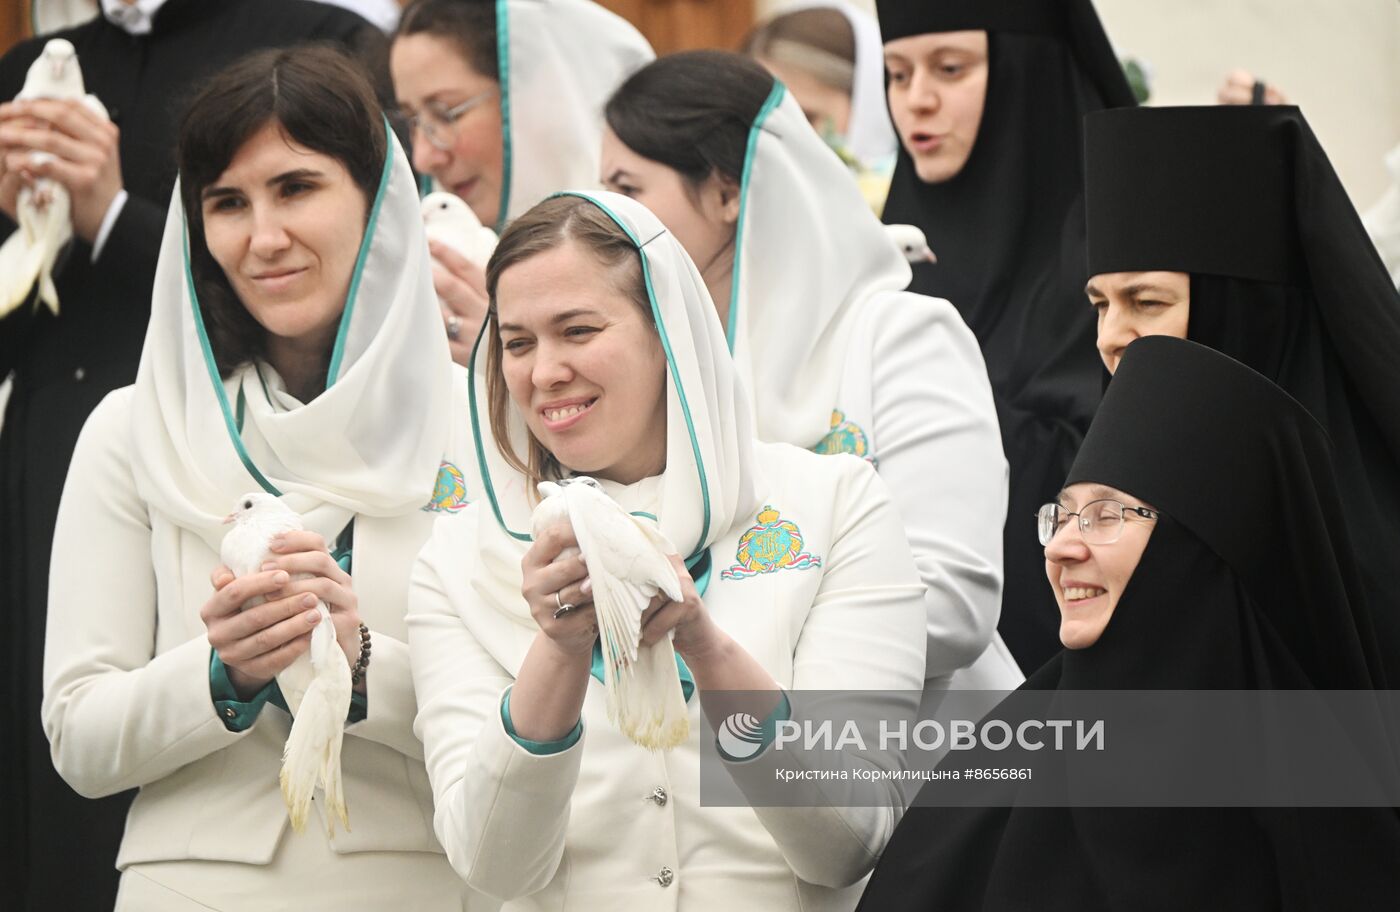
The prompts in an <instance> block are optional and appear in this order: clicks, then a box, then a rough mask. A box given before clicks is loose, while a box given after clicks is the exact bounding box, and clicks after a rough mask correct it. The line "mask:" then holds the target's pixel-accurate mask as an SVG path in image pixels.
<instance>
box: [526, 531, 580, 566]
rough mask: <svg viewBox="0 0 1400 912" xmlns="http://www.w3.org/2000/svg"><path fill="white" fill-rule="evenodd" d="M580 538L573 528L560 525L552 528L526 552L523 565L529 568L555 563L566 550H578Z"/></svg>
mask: <svg viewBox="0 0 1400 912" xmlns="http://www.w3.org/2000/svg"><path fill="white" fill-rule="evenodd" d="M577 547H578V538H577V537H576V536H575V535H574V528H573V526H571V525H569V524H568V523H560V524H558V525H555V526H550V527H549V528H548V529H545V530H544V532H543V533H541V534H540V535H539V536H537V537H536V538H535V543H534V544H533V545H531V546H530V548H529V550H527V551H526V552H525V557H524V559H523V560H522V562H521V563H522V564H523V565H524V566H525V567H527V568H538V567H543V566H545V565H546V564H549V563H551V562H553V560H554V559H555V558H556V557H558V556H559V552H560V551H563V550H564V549H565V548H577Z"/></svg>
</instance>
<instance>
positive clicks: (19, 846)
mask: <svg viewBox="0 0 1400 912" xmlns="http://www.w3.org/2000/svg"><path fill="white" fill-rule="evenodd" d="M53 37H63V38H67V39H68V40H69V41H71V42H72V43H73V45H74V47H75V48H76V49H77V52H78V60H79V63H80V64H81V66H82V69H83V77H84V81H85V83H86V85H87V88H88V91H90V92H92V93H93V94H95V95H96V96H97V97H98V98H99V99H101V100H102V102H103V104H105V105H106V106H107V109H108V111H109V112H110V113H111V115H112V119H113V121H115V123H116V124H117V126H118V127H119V128H120V129H121V145H120V152H121V163H122V177H123V181H124V184H125V187H126V189H127V192H128V193H129V194H130V198H129V199H128V201H127V203H126V206H125V207H124V208H123V210H122V212H121V215H120V217H119V218H118V219H117V222H116V224H115V225H114V227H113V230H112V232H111V234H110V235H109V237H108V239H107V244H106V246H105V247H104V249H103V252H102V258H101V260H100V261H99V262H98V263H96V264H94V263H92V262H91V258H92V249H91V247H90V246H89V245H88V244H86V243H84V242H81V241H75V242H74V243H73V244H72V245H71V246H70V248H69V250H68V252H67V254H66V260H65V261H64V262H63V264H62V266H61V268H60V269H59V270H58V271H57V272H56V274H55V276H54V279H55V284H56V286H57V288H58V294H59V298H60V300H61V309H60V316H58V317H57V318H55V317H53V316H52V315H51V314H50V313H49V311H48V310H47V308H42V307H40V308H38V309H37V310H36V308H34V307H32V306H30V305H29V304H25V305H22V306H21V307H20V308H19V309H18V310H17V311H15V312H13V313H12V314H10V315H9V316H7V317H6V318H5V319H4V320H0V377H3V376H5V375H6V374H9V373H11V372H12V371H13V379H14V386H13V390H12V392H11V395H10V400H9V403H8V405H7V407H6V411H5V420H4V425H3V431H0V497H2V498H3V500H0V504H2V506H0V648H3V654H0V666H2V667H3V669H4V671H3V675H4V678H3V681H4V685H5V690H4V699H3V710H2V711H3V713H4V715H3V717H0V731H3V732H4V733H5V735H4V737H3V738H2V739H0V808H3V813H0V827H3V835H2V836H0V846H3V852H0V908H4V909H6V910H35V912H40V910H42V912H52V910H59V909H62V910H65V912H67V910H73V912H87V910H108V909H111V908H112V904H113V901H114V898H115V896H116V883H117V873H116V871H115V870H114V868H113V863H114V861H115V858H116V850H117V845H118V843H119V841H120V839H121V834H122V830H123V827H124V824H125V817H126V808H127V806H128V805H129V803H130V800H131V793H127V794H123V795H120V796H116V797H112V798H105V799H101V800H98V801H91V800H88V799H84V798H81V797H79V796H78V795H77V794H76V793H74V792H73V791H72V790H71V789H70V788H69V787H68V786H67V785H66V784H65V783H64V782H63V781H62V780H61V779H60V778H59V777H58V775H57V773H56V772H55V771H54V769H53V765H52V762H51V760H50V758H49V746H48V741H47V739H46V738H45V737H44V733H43V730H42V727H41V725H40V719H39V707H40V702H41V699H42V663H43V648H44V622H45V617H46V614H47V612H46V604H47V594H48V577H49V546H50V542H51V541H52V539H53V530H54V522H55V519H56V516H57V512H58V501H59V496H60V494H61V492H62V490H63V480H64V477H65V476H66V474H67V471H68V463H69V460H70V459H71V457H72V453H73V447H74V445H75V444H76V443H77V439H78V432H79V431H80V430H81V429H82V426H83V423H84V422H85V421H86V420H87V416H88V414H89V413H90V412H91V411H92V409H93V408H94V407H96V405H97V403H98V402H100V401H101V400H102V398H103V397H104V396H105V395H106V394H107V393H108V392H109V391H111V390H113V389H116V388H118V387H121V386H125V385H127V384H130V383H132V382H134V381H135V379H136V366H137V362H138V361H139V359H140V353H141V345H142V341H143V340H144V338H145V333H146V323H147V322H148V320H149V317H150V306H151V305H150V301H151V286H152V282H153V281H154V277H155V268H156V259H157V255H158V251H159V247H160V238H161V232H162V229H163V227H164V224H165V214H166V209H167V206H168V204H169V200H170V192H171V189H172V187H173V185H174V180H175V165H174V148H175V125H176V117H177V116H178V113H179V110H180V102H181V100H182V99H183V98H185V97H186V96H187V93H190V92H191V91H192V90H193V89H194V88H195V86H196V85H197V84H198V83H199V82H200V80H202V79H203V78H205V77H207V76H209V75H212V74H213V73H214V72H216V71H217V70H218V69H220V68H222V67H223V66H225V65H227V64H229V63H231V62H232V61H233V60H234V59H236V58H237V57H239V56H241V55H243V54H245V53H248V52H250V51H254V50H258V49H261V48H265V47H279V46H288V45H293V44H298V43H301V42H303V41H307V40H327V41H334V42H337V43H339V44H341V45H343V46H345V47H346V48H348V49H350V50H351V51H352V52H353V53H355V54H356V56H357V57H359V58H360V59H362V60H364V61H366V63H367V64H369V65H370V66H371V67H372V68H373V69H374V70H375V72H376V76H377V80H378V84H379V85H380V86H381V90H382V94H383V96H384V97H385V98H389V97H391V94H390V90H389V88H388V85H389V83H388V78H387V70H386V69H385V68H384V60H385V56H384V55H385V44H386V42H385V40H384V37H383V35H382V34H380V33H379V32H378V31H377V30H375V29H374V28H373V27H372V26H370V25H369V24H368V23H366V22H365V21H364V20H363V19H361V18H359V17H358V16H356V15H354V14H352V13H348V12H346V11H344V10H341V9H338V8H336V7H333V6H328V5H325V4H321V3H312V2H308V0H219V2H211V0H168V2H167V3H166V4H165V5H164V6H162V7H161V8H160V10H158V11H157V13H156V16H155V20H154V24H153V29H152V32H151V34H149V35H146V36H141V37H135V36H132V35H130V34H128V33H127V32H125V31H123V30H122V29H120V28H119V27H117V26H115V25H113V24H111V23H109V22H108V21H106V20H105V19H103V18H101V17H98V18H95V19H93V20H91V21H89V22H87V23H84V24H82V25H79V26H77V27H75V28H71V29H67V30H65V31H62V32H56V33H53V34H51V35H46V36H43V37H40V38H36V39H31V40H28V41H25V42H22V43H20V44H18V45H16V46H15V47H14V48H12V49H11V50H10V51H9V52H8V53H7V54H5V56H4V57H3V58H0V99H8V98H12V97H13V96H14V95H15V94H16V93H17V92H18V91H19V89H20V87H21V86H22V85H23V83H24V78H25V74H26V72H27V70H28V68H29V64H30V63H31V62H32V61H33V60H34V59H35V58H36V57H37V56H38V55H39V53H40V51H42V49H43V46H44V43H45V42H46V41H47V40H48V39H49V38H53ZM13 230H14V224H13V222H11V221H9V220H8V219H7V218H5V216H3V215H0V239H3V238H4V237H5V236H8V235H9V234H10V232H11V231H13ZM92 544H93V547H101V542H93V543H92ZM211 569H212V568H211ZM55 572H60V573H62V572H81V570H80V569H78V568H62V567H60V568H55Z"/></svg>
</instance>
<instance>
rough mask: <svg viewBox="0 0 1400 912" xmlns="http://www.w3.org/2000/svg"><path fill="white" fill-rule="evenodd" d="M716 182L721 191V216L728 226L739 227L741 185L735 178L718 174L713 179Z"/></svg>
mask: <svg viewBox="0 0 1400 912" xmlns="http://www.w3.org/2000/svg"><path fill="white" fill-rule="evenodd" d="M711 180H713V181H715V182H716V185H717V189H718V191H719V215H720V218H721V219H722V220H723V221H724V223H725V224H726V225H730V226H733V225H737V224H738V223H739V204H740V201H741V199H740V198H741V194H740V192H739V183H738V181H735V180H734V179H733V178H730V177H727V176H725V175H723V174H719V173H716V174H714V175H713V176H712V177H711Z"/></svg>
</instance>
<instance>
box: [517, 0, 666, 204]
mask: <svg viewBox="0 0 1400 912" xmlns="http://www.w3.org/2000/svg"><path fill="white" fill-rule="evenodd" d="M496 45H497V48H499V49H500V50H499V51H498V54H497V57H498V64H497V65H498V68H499V73H498V76H497V78H498V80H499V82H500V86H501V139H502V142H503V143H504V150H503V152H504V154H503V156H502V160H503V162H504V167H505V174H504V175H503V176H502V181H501V186H502V188H503V189H502V191H501V208H500V212H501V216H500V218H499V219H498V220H497V225H496V228H497V230H498V231H499V230H501V228H503V227H504V226H505V224H506V223H507V222H509V221H510V220H511V219H513V218H515V217H516V216H518V215H520V214H521V213H522V212H525V211H526V210H527V209H529V208H530V207H531V206H533V205H535V204H536V203H538V202H540V201H541V200H543V199H544V198H545V197H546V196H549V195H550V194H551V193H555V192H558V191H560V190H563V189H565V188H568V187H596V186H597V184H598V169H599V157H600V154H601V151H600V150H601V148H602V144H603V106H604V105H605V104H606V103H607V100H608V98H609V97H610V96H611V95H612V93H613V90H615V89H616V88H617V87H618V86H619V85H621V84H622V83H623V81H624V80H625V79H626V78H627V77H628V76H630V75H632V73H634V72H635V71H637V70H638V69H640V68H641V67H643V66H645V65H646V64H647V63H649V62H651V60H652V59H653V58H654V57H655V56H656V55H655V54H653V53H652V50H651V45H649V44H647V41H646V39H645V38H643V37H642V36H641V33H639V32H638V31H637V30H636V29H635V28H633V27H632V26H631V25H630V24H628V23H627V21H626V20H624V19H622V18H621V17H619V16H616V15H614V14H612V13H610V12H608V11H607V10H605V9H603V8H602V7H601V6H599V5H597V4H596V3H592V2H589V0H497V2H496Z"/></svg>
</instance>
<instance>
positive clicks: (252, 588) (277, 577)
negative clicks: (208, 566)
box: [205, 570, 291, 621]
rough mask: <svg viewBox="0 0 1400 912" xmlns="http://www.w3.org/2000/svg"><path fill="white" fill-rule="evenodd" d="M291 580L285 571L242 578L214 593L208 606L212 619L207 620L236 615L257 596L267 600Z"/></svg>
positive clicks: (274, 571)
mask: <svg viewBox="0 0 1400 912" xmlns="http://www.w3.org/2000/svg"><path fill="white" fill-rule="evenodd" d="M290 580H291V577H290V576H288V575H287V573H286V571H283V570H273V571H271V572H269V573H252V574H249V575H248V576H244V577H240V578H238V579H236V580H234V581H233V582H231V583H229V584H228V585H227V586H225V587H223V588H222V589H220V590H218V591H217V592H215V593H214V597H213V598H212V599H210V600H209V604H208V605H207V606H206V607H207V608H208V609H209V610H210V611H211V617H209V618H206V619H205V620H206V621H208V620H211V619H213V618H220V617H226V616H228V615H230V614H236V613H237V612H239V611H241V610H242V609H243V605H244V604H245V603H246V602H247V601H248V600H249V599H251V598H254V597H256V596H263V597H264V598H265V597H267V596H268V595H270V594H272V593H274V592H276V591H277V590H278V589H280V588H281V587H283V586H285V585H287V583H288V582H289V581H290Z"/></svg>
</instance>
